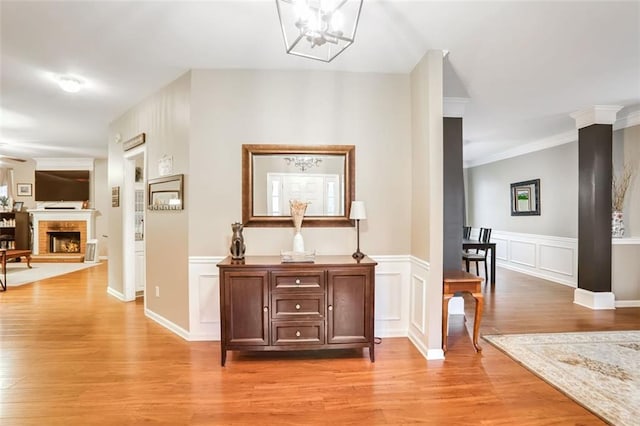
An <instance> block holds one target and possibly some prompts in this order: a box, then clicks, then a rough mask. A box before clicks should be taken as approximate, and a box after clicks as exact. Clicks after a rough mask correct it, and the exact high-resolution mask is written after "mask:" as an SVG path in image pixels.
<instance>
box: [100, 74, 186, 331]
mask: <svg viewBox="0 0 640 426" xmlns="http://www.w3.org/2000/svg"><path fill="white" fill-rule="evenodd" d="M190 92H191V73H186V74H184V75H183V76H181V77H180V78H178V79H177V80H175V81H174V82H172V83H170V84H169V85H168V86H166V87H164V88H163V89H161V90H160V91H158V92H157V93H155V94H154V95H152V96H151V97H149V98H148V99H146V100H144V101H143V102H141V103H140V104H138V105H136V106H135V107H133V108H132V109H131V110H129V111H127V112H126V113H125V114H123V115H122V116H121V117H120V118H118V119H116V120H115V121H114V122H113V123H111V125H110V126H109V174H108V176H109V177H108V181H109V184H108V193H109V194H110V193H111V192H110V191H111V189H110V188H111V187H113V186H120V187H121V189H122V187H123V174H124V172H123V165H124V161H123V151H122V145H121V144H119V143H115V139H116V134H120V135H121V138H122V140H123V141H126V140H128V139H130V138H132V137H134V136H136V135H138V134H140V133H143V132H144V133H146V141H147V142H146V144H145V146H146V155H147V170H146V172H145V176H147V178H155V177H158V160H160V158H162V157H163V156H165V155H168V156H171V157H173V172H174V174H179V173H184V174H185V185H186V186H187V187H188V184H189V175H188V173H189V138H190V135H189V120H190ZM185 197H186V202H185V210H182V211H149V210H147V212H146V218H145V219H146V220H145V231H146V232H145V247H146V253H145V254H146V262H147V269H146V290H145V297H146V306H147V308H148V309H149V310H151V311H153V312H154V313H156V314H158V315H160V316H162V317H164V318H165V319H167V320H169V321H171V322H172V323H174V324H176V325H178V326H180V327H182V328H184V329H185V330H188V328H189V303H188V296H189V294H188V290H187V288H188V287H187V280H188V239H189V236H188V228H187V222H188V221H187V219H188V215H189V209H193V208H194V206H192V205H191V203H190V200H192V199H193V197H191V196H190V194H189V191H188V190H187V191H186V194H185ZM120 205H121V206H122V201H121V203H120ZM109 209H110V210H109V214H108V223H109V287H111V288H112V289H113V290H115V291H117V292H121V293H122V292H123V266H122V258H123V256H124V255H126V256H133V253H123V252H122V251H123V249H122V247H123V241H122V207H109ZM156 286H158V287H160V297H156V296H155V287H156Z"/></svg>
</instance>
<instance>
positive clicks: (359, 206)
mask: <svg viewBox="0 0 640 426" xmlns="http://www.w3.org/2000/svg"><path fill="white" fill-rule="evenodd" d="M366 218H367V212H366V211H365V209H364V201H352V202H351V213H350V214H349V219H355V221H356V231H357V233H358V249H357V250H356V252H355V253H353V254H352V255H351V256H352V257H353V258H354V259H356V260H362V258H363V257H364V256H365V254H364V253H362V252H361V251H360V219H366Z"/></svg>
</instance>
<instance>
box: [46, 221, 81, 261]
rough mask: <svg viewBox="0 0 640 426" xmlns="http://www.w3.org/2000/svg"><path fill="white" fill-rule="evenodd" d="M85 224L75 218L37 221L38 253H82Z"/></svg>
mask: <svg viewBox="0 0 640 426" xmlns="http://www.w3.org/2000/svg"><path fill="white" fill-rule="evenodd" d="M86 241H87V225H86V222H84V221H76V220H61V221H53V220H43V221H40V222H39V223H38V247H39V254H56V255H63V254H84V251H85V244H86Z"/></svg>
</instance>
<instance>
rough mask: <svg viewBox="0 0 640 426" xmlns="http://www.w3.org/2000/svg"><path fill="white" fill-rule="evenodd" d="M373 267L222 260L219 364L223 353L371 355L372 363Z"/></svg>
mask: <svg viewBox="0 0 640 426" xmlns="http://www.w3.org/2000/svg"><path fill="white" fill-rule="evenodd" d="M376 265H377V263H376V262H374V261H373V260H371V259H369V258H368V257H365V258H364V259H362V260H361V261H360V262H358V261H356V260H355V259H353V258H352V257H351V256H316V258H315V262H314V263H281V262H280V257H279V256H248V257H246V258H245V259H244V260H242V261H234V260H231V257H227V258H226V259H224V260H223V261H222V262H220V263H219V264H218V267H219V268H220V320H221V339H220V343H221V357H220V358H221V364H222V365H223V366H224V365H225V362H226V358H227V351H229V350H235V351H291V350H315V349H346V348H369V358H370V359H371V362H374V361H375V355H374V348H373V347H374V336H373V326H374V298H375V266H376Z"/></svg>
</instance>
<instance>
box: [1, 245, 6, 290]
mask: <svg viewBox="0 0 640 426" xmlns="http://www.w3.org/2000/svg"><path fill="white" fill-rule="evenodd" d="M1 256H2V261H1V262H2V280H0V287H2V291H5V290H7V254H6V253H5V252H3V253H2V255H1Z"/></svg>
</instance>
